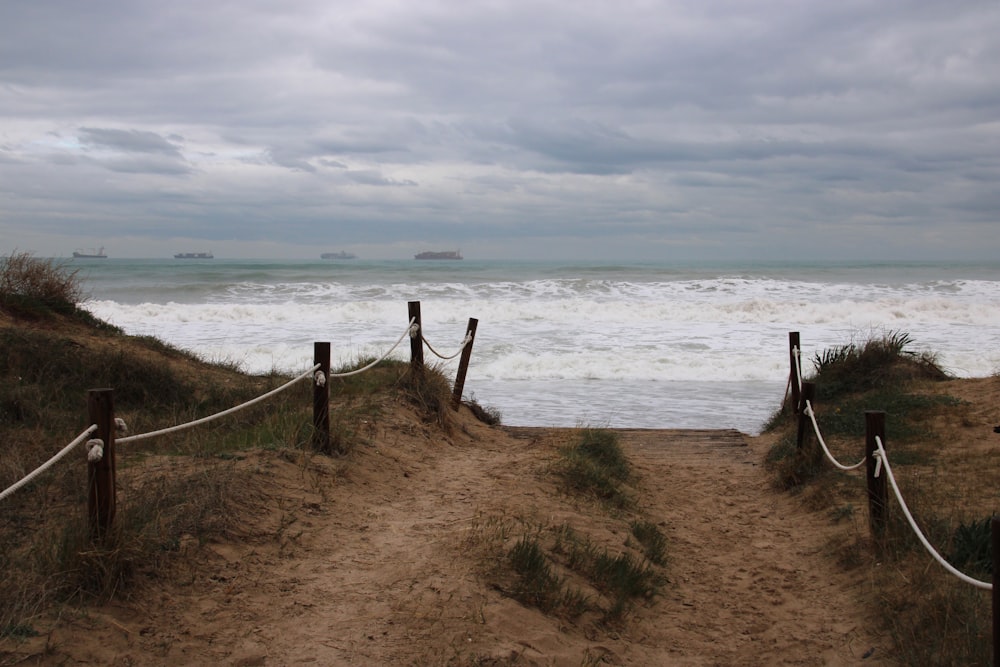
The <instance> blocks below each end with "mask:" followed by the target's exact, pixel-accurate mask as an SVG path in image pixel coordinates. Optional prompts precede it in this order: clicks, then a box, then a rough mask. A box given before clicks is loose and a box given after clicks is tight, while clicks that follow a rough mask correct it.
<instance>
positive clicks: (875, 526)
mask: <svg viewBox="0 0 1000 667" xmlns="http://www.w3.org/2000/svg"><path fill="white" fill-rule="evenodd" d="M876 437H878V439H879V440H881V441H882V447H883V449H886V450H887V451H888V445H886V442H885V413H884V412H882V411H881V410H869V411H867V412H865V460H866V467H865V469H866V471H867V477H868V520H869V523H870V524H871V530H872V535H873V536H874V537H876V538H880V537H882V535H883V534H884V533H885V512H886V508H887V507H888V504H889V487H888V485H887V484H886V482H885V477H886V475H885V471H884V470H881V471H880V473H879V476H878V477H876V476H875V464H876V461H875V452H877V451H878V445H877V444H875V438H876Z"/></svg>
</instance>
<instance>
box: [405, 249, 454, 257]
mask: <svg viewBox="0 0 1000 667" xmlns="http://www.w3.org/2000/svg"><path fill="white" fill-rule="evenodd" d="M413 259H462V253H461V251H459V250H442V251H439V252H432V251H427V252H421V253H417V254H416V255H414V256H413Z"/></svg>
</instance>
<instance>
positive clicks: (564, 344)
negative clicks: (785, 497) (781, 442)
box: [70, 259, 1000, 434]
mask: <svg viewBox="0 0 1000 667" xmlns="http://www.w3.org/2000/svg"><path fill="white" fill-rule="evenodd" d="M70 265H71V267H72V268H74V269H79V276H80V278H81V279H82V282H83V285H84V289H85V291H86V293H87V294H88V297H89V298H88V300H87V301H86V303H85V307H86V308H87V309H88V310H90V311H91V312H92V313H93V314H94V315H96V316H97V317H99V318H101V319H103V320H106V321H108V322H111V323H113V324H115V325H118V326H119V327H121V328H122V329H124V330H125V331H126V332H127V333H130V334H137V335H151V336H155V337H157V338H159V339H161V340H163V341H165V342H167V343H170V344H172V345H174V346H177V347H180V348H182V349H185V350H189V351H191V352H194V353H196V354H198V355H199V356H201V357H203V358H205V359H208V360H211V361H225V362H231V363H236V364H238V365H239V366H240V367H241V368H242V369H244V370H246V371H248V372H251V373H262V372H268V371H271V370H277V371H281V372H285V373H297V372H300V371H302V370H305V369H307V368H308V367H310V366H311V365H312V355H313V342H314V341H329V342H330V343H331V345H332V349H333V357H334V359H333V363H334V366H335V367H336V366H338V365H340V364H343V363H348V362H353V361H356V360H358V359H359V358H362V357H370V356H382V354H383V353H384V352H385V351H386V350H388V349H389V348H390V347H391V346H392V345H393V344H395V343H396V341H397V340H398V339H399V337H400V336H401V335H402V334H403V332H404V330H405V329H406V326H407V323H408V320H409V318H408V311H407V304H408V302H409V301H419V302H420V304H421V316H422V320H423V331H424V335H425V337H426V338H427V340H428V341H429V342H430V344H431V345H432V346H433V347H434V349H435V350H437V351H438V352H439V353H441V354H442V355H445V356H447V355H450V354H452V353H454V352H455V351H456V350H458V348H459V346H460V344H461V342H462V338H463V336H464V334H465V330H466V325H467V323H468V320H469V318H476V319H477V320H478V322H479V324H478V331H477V335H476V340H475V344H474V348H473V353H472V361H471V364H470V367H469V372H468V377H467V380H466V384H465V394H466V397H467V398H473V399H475V400H476V401H477V402H479V403H480V404H481V405H483V406H486V407H490V408H493V409H495V410H497V411H498V412H500V414H501V415H502V419H503V423H505V424H508V425H513V426H596V427H608V428H622V427H637V428H735V429H739V430H740V431H743V432H745V433H749V434H757V433H759V432H760V430H761V427H762V426H763V424H764V422H766V420H767V419H768V418H769V417H770V416H771V415H772V414H773V412H774V411H775V410H776V409H777V408H778V406H779V405H780V403H781V401H782V398H783V396H784V393H785V389H786V384H787V380H788V370H789V369H788V333H789V332H790V331H797V332H799V333H800V336H801V341H802V354H803V360H804V366H805V370H806V371H809V370H811V368H812V367H811V361H810V360H811V359H812V358H813V357H814V356H815V355H816V354H819V353H821V352H822V351H823V350H825V349H827V348H829V347H833V346H838V345H844V344H846V343H850V342H857V341H864V340H866V339H868V338H869V337H871V336H872V335H881V334H883V333H886V332H889V331H893V332H905V333H907V334H908V335H909V336H910V338H911V339H912V340H913V344H912V346H911V349H912V350H914V351H917V352H920V351H931V352H934V353H935V354H936V355H937V357H938V360H939V363H940V364H941V365H942V366H943V367H944V368H945V369H946V370H948V371H949V372H951V373H952V374H954V375H956V376H958V377H984V376H989V375H992V374H994V373H997V372H998V371H1000V263H977V264H945V263H888V264H886V263H832V262H831V263H812V264H794V263H779V262H768V263H714V264H713V263H695V262H690V263H684V264H678V263H669V264H668V263H662V264H657V263H612V262H516V261H510V262H508V261H476V260H471V259H465V260H461V261H417V260H410V261H402V260H400V261H367V260H364V259H355V260H320V259H317V260H315V261H309V260H280V261H279V260H227V259H212V260H175V259H106V260H71V261H70ZM393 356H395V357H397V358H400V359H408V358H409V346H408V343H406V342H404V344H403V345H401V346H400V347H399V348H397V350H396V351H395V352H394V354H393ZM425 359H426V361H427V362H428V363H433V362H435V361H437V360H436V357H434V356H433V355H432V354H431V352H430V351H425ZM440 363H441V364H442V365H443V370H444V371H445V373H447V374H448V375H449V376H452V377H453V376H454V372H455V369H456V368H457V363H458V362H457V360H453V361H447V362H440ZM860 418H861V417H860V416H859V419H860Z"/></svg>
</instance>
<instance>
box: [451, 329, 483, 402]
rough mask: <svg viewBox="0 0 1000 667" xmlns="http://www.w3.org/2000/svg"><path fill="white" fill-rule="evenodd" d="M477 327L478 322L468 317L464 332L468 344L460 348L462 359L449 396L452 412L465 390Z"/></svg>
mask: <svg viewBox="0 0 1000 667" xmlns="http://www.w3.org/2000/svg"><path fill="white" fill-rule="evenodd" d="M478 326H479V320H477V319H476V318H474V317H470V318H469V326H468V328H467V329H466V331H465V335H466V337H467V338H468V339H469V342H468V343H467V344H466V345H465V347H464V348H462V357H461V359H459V361H458V375H456V376H455V389H454V390H453V391H452V394H451V407H452V409H453V410H458V406H459V405H461V404H462V392H463V391H464V390H465V374H466V372H468V370H469V359H471V358H472V343H473V341H475V340H476V327H478Z"/></svg>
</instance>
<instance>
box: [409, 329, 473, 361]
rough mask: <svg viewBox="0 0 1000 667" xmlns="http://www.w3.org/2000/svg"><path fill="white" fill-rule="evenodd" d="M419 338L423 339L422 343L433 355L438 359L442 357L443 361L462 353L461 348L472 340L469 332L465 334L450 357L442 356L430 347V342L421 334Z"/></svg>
mask: <svg viewBox="0 0 1000 667" xmlns="http://www.w3.org/2000/svg"><path fill="white" fill-rule="evenodd" d="M420 339H421V340H422V341H424V345H426V346H427V349H428V350H430V351H431V352H433V353H434V355H435V356H436V357H437V358H438V359H444V360H445V361H448V360H449V359H454V358H455V357H457V356H458V355H460V354H462V350H464V349H465V347H466V345H468V344H469V343H470V342H471V341H472V336H471V335H469V334H465V338H464V339H463V340H462V345H461V347H459V348H458V352H456V353H455V354H453V355H451V356H450V357H445V356H443V355H442V354H441V353H440V352H438V351H437V350H435V349H434V348H433V347H431V344H430V342H429V341H428V340H427V339H426V338H424V337H423V336H420Z"/></svg>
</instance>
